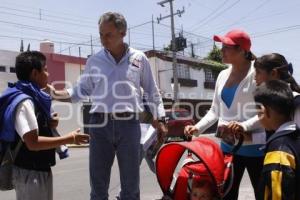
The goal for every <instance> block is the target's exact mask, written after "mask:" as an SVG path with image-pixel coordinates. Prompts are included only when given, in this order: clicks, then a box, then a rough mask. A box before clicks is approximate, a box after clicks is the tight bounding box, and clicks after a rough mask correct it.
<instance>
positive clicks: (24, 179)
mask: <svg viewBox="0 0 300 200" xmlns="http://www.w3.org/2000/svg"><path fill="white" fill-rule="evenodd" d="M15 66H16V75H17V78H18V80H19V81H18V82H17V83H16V84H15V85H14V86H13V85H11V86H10V87H9V88H8V89H7V90H5V91H4V92H3V94H2V96H1V97H0V107H1V112H0V115H1V116H0V124H1V127H0V139H3V140H5V141H11V142H13V141H15V143H16V144H17V143H18V142H19V141H20V139H21V140H22V141H23V144H22V146H21V148H20V150H19V152H18V154H17V156H16V159H15V163H14V164H15V167H14V169H13V182H14V187H15V191H16V196H17V200H21V199H22V200H41V199H43V200H52V199H53V183H52V172H51V167H52V166H54V165H55V148H56V147H58V146H60V145H64V144H72V143H76V144H81V143H87V142H88V140H89V136H88V135H85V134H80V131H79V130H75V131H72V132H70V133H68V134H66V135H65V136H60V137H54V136H53V133H52V131H51V126H50V124H51V123H50V121H51V119H52V117H51V98H50V96H49V95H48V94H46V93H45V92H43V91H42V90H41V89H42V88H45V87H46V86H47V82H48V72H47V67H46V57H45V56H44V55H43V54H42V53H40V52H37V51H27V52H24V53H21V54H20V55H19V56H17V58H16V65H15Z"/></svg>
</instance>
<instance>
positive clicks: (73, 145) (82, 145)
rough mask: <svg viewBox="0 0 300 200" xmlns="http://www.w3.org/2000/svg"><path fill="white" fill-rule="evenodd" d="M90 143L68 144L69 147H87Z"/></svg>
mask: <svg viewBox="0 0 300 200" xmlns="http://www.w3.org/2000/svg"><path fill="white" fill-rule="evenodd" d="M89 146H90V144H80V145H78V144H68V145H67V147H68V148H86V147H89Z"/></svg>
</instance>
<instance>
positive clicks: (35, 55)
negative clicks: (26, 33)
mask: <svg viewBox="0 0 300 200" xmlns="http://www.w3.org/2000/svg"><path fill="white" fill-rule="evenodd" d="M45 65H46V57H45V55H44V54H42V53H41V52H39V51H26V52H23V53H21V54H19V55H18V56H17V58H16V65H15V67H16V74H17V77H18V79H19V80H22V81H29V80H30V74H31V72H32V70H33V69H36V70H38V71H41V70H42V68H43V67H45Z"/></svg>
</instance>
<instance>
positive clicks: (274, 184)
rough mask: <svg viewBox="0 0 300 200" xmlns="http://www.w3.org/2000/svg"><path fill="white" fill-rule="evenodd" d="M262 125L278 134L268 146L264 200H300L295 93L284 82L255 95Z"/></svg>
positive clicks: (260, 89)
mask: <svg viewBox="0 0 300 200" xmlns="http://www.w3.org/2000/svg"><path fill="white" fill-rule="evenodd" d="M254 99H255V101H256V102H257V108H258V111H259V112H258V113H259V118H260V122H261V124H262V125H263V126H264V128H265V129H266V130H267V131H270V132H274V133H272V135H271V136H270V137H269V138H268V140H267V143H266V149H265V152H266V155H265V159H264V167H263V174H262V181H261V184H260V186H261V187H260V194H259V195H260V199H268V200H270V199H280V200H296V199H300V190H299V184H300V131H299V129H298V128H297V127H296V125H295V123H294V122H293V121H292V115H293V111H294V106H293V103H294V102H293V101H294V97H293V93H292V91H291V89H290V87H289V86H288V84H286V83H285V82H283V81H280V80H271V81H268V82H265V83H262V84H261V85H259V86H258V87H257V89H256V90H255V92H254Z"/></svg>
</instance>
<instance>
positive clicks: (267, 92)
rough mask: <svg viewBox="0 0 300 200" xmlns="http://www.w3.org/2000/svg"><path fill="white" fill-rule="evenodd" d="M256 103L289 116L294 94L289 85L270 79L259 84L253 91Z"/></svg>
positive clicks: (291, 111)
mask: <svg viewBox="0 0 300 200" xmlns="http://www.w3.org/2000/svg"><path fill="white" fill-rule="evenodd" d="M253 95H254V99H255V101H256V102H257V103H261V104H262V105H263V106H265V107H269V108H271V109H272V110H274V111H275V112H276V113H278V114H280V115H285V116H286V117H291V116H292V114H293V112H294V96H293V92H292V90H291V88H290V87H289V85H288V84H287V83H286V82H284V81H281V80H271V81H267V82H265V83H262V84H261V85H259V86H258V87H257V88H256V90H255V91H254V93H253Z"/></svg>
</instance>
